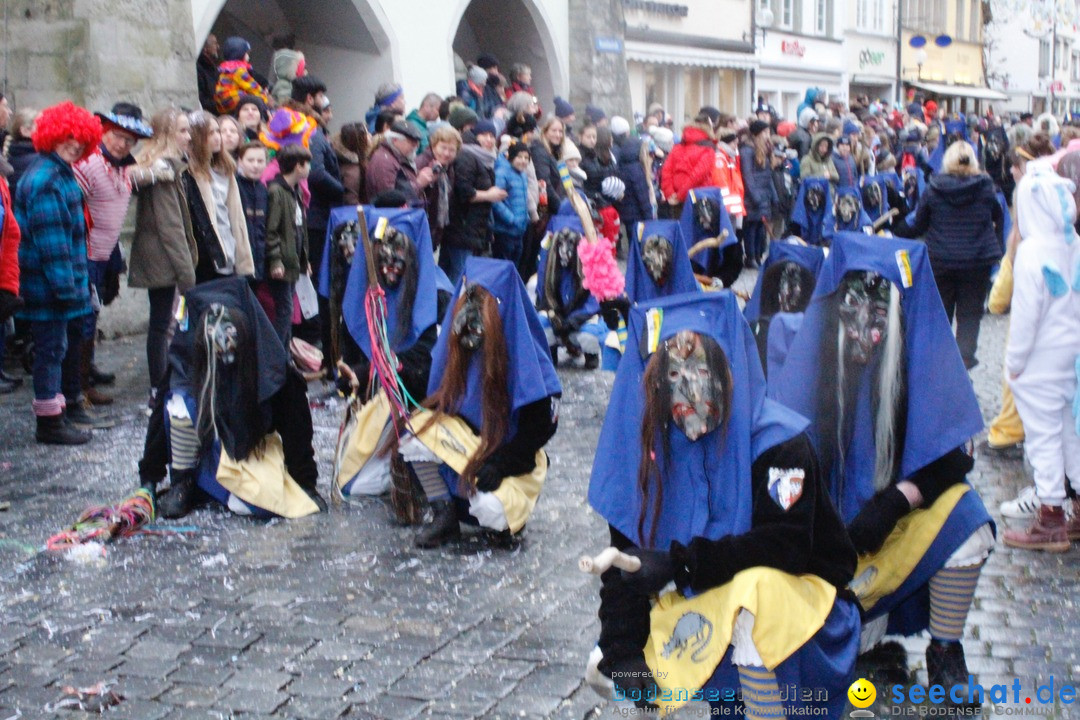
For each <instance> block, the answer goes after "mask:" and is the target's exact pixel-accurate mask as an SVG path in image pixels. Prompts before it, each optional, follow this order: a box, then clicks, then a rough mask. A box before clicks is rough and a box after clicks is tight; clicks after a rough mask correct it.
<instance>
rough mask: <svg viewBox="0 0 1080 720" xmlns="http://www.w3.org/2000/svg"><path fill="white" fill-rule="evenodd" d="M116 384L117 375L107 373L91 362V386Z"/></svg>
mask: <svg viewBox="0 0 1080 720" xmlns="http://www.w3.org/2000/svg"><path fill="white" fill-rule="evenodd" d="M114 382H116V373H111V372H105V371H104V370H102V369H101V368H99V367H98V366H97V365H95V364H94V362H93V361H92V360H91V361H90V384H91V385H112V384H113V383H114Z"/></svg>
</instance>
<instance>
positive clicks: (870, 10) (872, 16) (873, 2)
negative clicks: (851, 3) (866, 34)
mask: <svg viewBox="0 0 1080 720" xmlns="http://www.w3.org/2000/svg"><path fill="white" fill-rule="evenodd" d="M855 16H856V17H855V20H856V26H857V27H858V28H859V29H860V30H869V31H871V32H882V31H883V30H884V29H885V28H884V21H885V0H858V4H857V5H856V6H855Z"/></svg>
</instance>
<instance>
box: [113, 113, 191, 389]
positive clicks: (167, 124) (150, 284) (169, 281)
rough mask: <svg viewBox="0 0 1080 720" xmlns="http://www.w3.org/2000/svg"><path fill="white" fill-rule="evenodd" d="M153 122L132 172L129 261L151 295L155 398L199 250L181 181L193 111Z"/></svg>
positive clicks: (149, 357) (149, 346)
mask: <svg viewBox="0 0 1080 720" xmlns="http://www.w3.org/2000/svg"><path fill="white" fill-rule="evenodd" d="M150 126H151V127H152V128H153V129H154V136H153V137H152V138H151V139H149V140H147V141H146V142H145V143H143V146H142V147H141V148H140V149H139V152H138V153H137V154H136V155H135V167H134V168H132V171H131V180H132V185H133V186H134V190H135V234H134V236H133V237H132V240H131V257H130V259H129V260H128V286H129V287H135V288H146V291H147V294H148V295H149V299H150V325H149V328H148V330H147V333H146V364H147V367H148V368H149V371H150V388H151V390H150V398H151V400H153V398H154V388H156V387H157V385H158V383H159V382H160V381H161V379H162V378H163V377H164V375H165V367H166V364H167V362H168V346H169V326H170V324H171V321H172V308H173V300H174V298H175V296H176V292H177V290H179V291H180V292H181V293H183V292H187V291H188V290H189V289H190V288H191V287H192V286H193V285H194V284H195V262H196V260H197V259H198V250H197V249H196V247H195V239H194V237H193V236H192V234H191V218H190V217H189V215H188V207H187V200H186V198H185V197H184V189H183V182H182V180H181V178H182V176H183V174H184V172H185V171H186V170H187V164H186V163H185V162H184V156H185V155H186V154H187V151H188V146H189V145H190V142H191V128H190V125H189V123H188V116H187V114H186V113H184V112H183V111H181V110H178V109H176V108H166V109H164V110H159V111H158V112H157V113H155V114H154V116H153V118H151V120H150Z"/></svg>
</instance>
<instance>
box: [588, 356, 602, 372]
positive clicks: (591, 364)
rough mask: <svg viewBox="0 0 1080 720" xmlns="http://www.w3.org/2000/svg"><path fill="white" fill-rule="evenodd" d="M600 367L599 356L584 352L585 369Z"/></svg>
mask: <svg viewBox="0 0 1080 720" xmlns="http://www.w3.org/2000/svg"><path fill="white" fill-rule="evenodd" d="M598 367H600V356H599V355H596V354H593V353H585V369H586V370H595V369H596V368H598Z"/></svg>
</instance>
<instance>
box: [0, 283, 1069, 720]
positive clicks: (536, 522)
mask: <svg viewBox="0 0 1080 720" xmlns="http://www.w3.org/2000/svg"><path fill="white" fill-rule="evenodd" d="M748 275H749V273H748ZM748 280H749V278H744V279H743V282H742V283H740V285H742V284H744V283H746V282H747V281H748ZM1006 325H1007V318H999V317H988V318H986V319H985V320H984V323H983V334H982V337H981V339H980V351H979V358H980V361H981V364H980V365H979V367H978V368H976V369H975V370H974V371H973V373H972V376H973V378H974V381H975V386H976V390H977V392H978V395H979V400H980V403H981V406H982V408H983V413H984V416H985V418H986V419H987V420H989V419H990V418H991V417H992V416H993V415H994V414H995V413H996V410H997V403H998V400H999V397H1000V376H1001V359H1002V354H1003V343H1004V337H1005V331H1006ZM143 357H144V349H143V338H142V337H133V338H127V339H121V340H116V341H110V342H108V343H105V344H104V345H103V346H102V348H101V350H100V361H99V363H100V364H101V365H102V366H104V367H106V368H108V369H118V370H119V372H120V380H119V381H118V383H117V385H116V387H115V392H116V393H117V395H118V401H117V405H115V406H113V407H114V408H115V410H114V411H113V412H114V414H115V415H116V416H117V418H118V420H119V424H118V426H117V427H116V428H114V429H112V430H105V431H97V432H95V437H94V440H93V442H92V443H91V444H89V445H87V446H84V447H82V448H77V449H68V448H60V449H58V448H53V447H47V446H39V445H37V444H36V443H35V442H34V438H33V425H32V417H31V413H30V407H29V405H30V402H29V401H30V395H31V393H30V391H29V389H28V388H27V387H25V386H24V388H23V389H21V390H20V391H18V392H17V393H15V394H13V395H9V396H6V397H3V398H0V435H2V437H3V438H4V441H3V442H2V443H0V500H6V501H9V502H10V503H11V507H10V509H9V510H7V511H6V512H2V513H0V618H2V622H0V720H9V719H10V718H18V717H25V718H39V717H61V718H77V717H81V716H82V715H81V714H80V712H78V711H70V710H53V709H52V705H53V704H54V703H57V702H58V701H60V700H61V699H62V698H63V697H64V694H63V691H62V687H63V686H67V685H71V686H76V687H85V686H90V685H93V684H95V683H97V682H99V681H103V680H104V681H116V683H117V685H116V691H117V692H118V693H119V694H121V695H123V697H124V699H123V700H122V701H121V702H120V703H119V704H118V705H117V706H116V707H115V708H112V709H111V710H110V711H109V712H108V713H107V716H109V717H114V718H138V719H140V720H156V719H159V718H227V717H243V718H247V717H253V718H254V717H275V718H336V717H348V718H387V719H393V720H408V719H409V718H414V717H447V718H472V717H492V718H525V717H527V718H534V717H545V718H574V719H575V720H581V719H582V718H586V717H612V716H614V715H615V714H616V712H618V711H619V710H622V709H624V708H621V707H616V706H612V705H607V704H604V703H602V702H601V701H600V700H599V698H598V697H597V696H596V695H595V694H594V693H593V692H592V691H591V690H590V689H589V688H588V687H586V686H584V685H583V680H582V675H583V669H584V666H585V661H586V658H587V656H588V654H589V652H590V650H591V649H592V647H593V645H594V643H595V641H596V637H597V635H598V632H599V623H598V621H597V619H596V608H597V605H598V593H597V590H598V586H599V582H598V581H597V580H596V579H595V578H593V577H591V576H586V575H584V574H582V573H580V572H579V571H578V569H577V566H576V560H577V558H578V557H579V556H580V555H581V554H582V553H585V552H595V551H597V550H599V549H601V548H603V547H604V546H605V545H606V538H607V533H606V528H605V526H604V523H603V522H602V521H601V520H600V519H599V518H598V517H597V516H596V515H595V514H594V513H593V512H592V511H591V510H589V509H588V507H587V505H586V501H585V493H586V489H587V485H588V477H589V470H590V467H591V464H592V459H593V448H594V447H595V444H596V439H597V435H598V433H599V428H600V423H601V421H602V418H603V414H604V408H605V406H606V401H607V395H608V392H609V390H610V387H611V379H612V375H611V374H610V373H602V372H584V371H582V370H580V369H574V368H565V367H564V368H561V369H560V376H561V378H562V381H563V386H564V395H563V402H562V410H561V422H560V427H559V432H558V434H557V435H556V437H555V439H554V440H553V441H552V443H551V444H550V445H549V447H548V451H549V455H550V457H551V460H552V469H551V473H550V475H549V478H548V482H547V485H546V487H545V488H544V492H543V495H542V497H541V500H540V503H539V505H538V507H537V510H536V513H535V515H534V516H533V518H532V519H531V521H530V522H529V525H528V528H527V530H526V539H525V541H524V543H523V544H522V545H521V546H520V547H519V548H518V549H516V550H514V551H505V550H501V549H498V548H495V547H492V546H490V545H489V544H488V543H487V541H486V540H485V539H483V538H482V537H480V536H478V535H468V536H467V538H468V539H467V540H465V541H464V542H462V543H461V544H458V545H454V546H451V547H450V548H448V549H446V550H443V551H419V550H416V549H414V548H413V546H412V537H413V533H414V530H413V529H410V528H403V527H400V526H397V525H396V524H395V523H394V522H393V520H392V519H391V516H390V513H389V511H388V508H387V506H386V503H385V502H384V501H383V500H381V499H375V500H371V501H369V502H367V503H366V504H363V505H360V506H347V507H342V506H332V507H331V510H330V512H329V513H327V514H323V515H318V516H315V517H312V518H306V519H301V520H292V521H284V520H278V521H273V522H269V523H267V522H256V521H252V520H248V519H244V518H239V517H233V516H230V515H228V514H226V513H225V512H223V511H220V510H218V509H216V508H212V509H204V510H200V511H198V512H196V513H194V514H193V515H191V516H189V517H188V518H186V519H184V520H182V521H179V522H178V523H174V524H172V525H170V524H169V523H163V524H161V525H160V527H162V528H167V527H175V528H178V529H180V530H188V531H189V532H182V533H180V534H175V533H173V534H164V535H141V536H138V537H136V538H134V539H130V540H125V541H120V542H117V543H115V544H112V545H109V546H107V552H106V554H105V556H104V557H99V558H89V559H84V560H74V559H71V558H69V557H65V556H62V555H54V554H48V553H45V552H42V551H41V547H42V545H43V543H44V541H45V539H46V538H47V537H48V536H49V535H51V534H52V533H55V532H57V531H59V530H60V529H62V528H63V527H65V526H66V525H68V524H70V523H71V522H72V521H74V520H75V518H76V517H77V516H78V515H79V513H80V512H82V511H83V509H85V508H86V507H87V506H88V505H90V504H95V503H103V502H117V501H119V500H120V499H122V498H123V497H125V495H126V494H127V493H128V492H129V491H130V490H131V489H133V488H134V486H135V484H136V481H137V475H136V462H137V460H138V458H139V456H140V454H141V450H142V442H143V433H144V429H145V425H146V416H145V414H144V411H143V409H144V407H145V386H146V371H145V364H144V363H145V361H144V359H143ZM912 381H913V382H918V381H919V379H918V378H912ZM26 384H27V385H28V384H29V380H27V383H26ZM342 411H343V407H342V405H341V404H340V402H335V401H331V404H330V405H328V406H325V407H318V408H315V409H314V410H313V412H314V418H315V426H316V448H317V452H318V457H319V461H320V473H321V477H320V489H321V490H322V491H323V493H324V495H325V496H326V497H327V498H329V497H330V493H329V490H328V483H329V481H330V477H331V457H332V454H333V447H334V444H335V441H336V438H337V430H338V423H339V421H340V416H341V414H342ZM980 439H981V438H980ZM971 479H972V482H973V483H974V485H975V486H976V488H977V489H978V490H979V491H980V493H981V494H982V496H983V498H984V501H985V502H986V505H987V507H988V508H990V510H991V512H992V514H994V515H995V516H996V514H997V505H998V503H999V502H1000V501H1001V500H1003V499H1008V498H1010V497H1013V496H1014V495H1015V493H1016V491H1017V490H1018V489H1019V488H1021V487H1023V486H1024V485H1026V484H1028V482H1029V481H1028V480H1027V479H1026V477H1025V471H1024V468H1023V465H1022V463H1021V462H1020V461H1000V460H996V459H990V458H987V457H979V458H978V461H977V464H976V468H975V471H974V472H973V474H972V476H971ZM999 531H1000V526H999ZM1078 552H1080V551H1078V550H1077V549H1073V550H1072V551H1070V552H1069V553H1066V554H1062V555H1047V554H1035V553H1022V552H1015V551H1012V550H1009V549H1007V548H1005V547H1003V546H1002V545H1000V544H999V545H998V548H997V551H996V552H995V553H994V555H993V556H992V557H991V559H990V561H989V563H988V565H987V566H986V568H985V570H984V572H983V576H982V580H981V582H980V584H979V588H978V594H977V600H976V605H975V608H974V609H973V611H972V613H971V615H970V617H969V620H968V630H967V639H966V641H965V647H966V650H967V657H968V664H969V668H970V669H971V671H972V672H973V673H974V674H975V675H976V676H977V678H978V679H979V680H980V681H981V682H982V683H983V684H984V685H986V686H989V685H991V684H993V683H1012V681H1013V678H1014V677H1018V678H1019V679H1020V681H1021V683H1023V685H1024V687H1026V688H1030V689H1031V690H1032V691H1033V690H1034V687H1035V685H1036V684H1043V683H1049V682H1050V677H1051V676H1053V678H1054V682H1055V683H1056V685H1057V687H1058V688H1060V687H1061V686H1062V685H1063V684H1066V683H1067V684H1074V685H1075V684H1076V683H1078V682H1080V626H1078V624H1077V622H1076V608H1075V607H1074V602H1075V600H1074V598H1076V597H1078V590H1080V572H1078V570H1077V565H1078ZM903 643H904V647H905V648H906V649H907V650H908V654H909V660H910V664H911V667H912V668H914V669H917V670H918V671H919V672H920V680H921V681H922V682H925V673H924V672H922V670H921V669H922V667H923V666H924V664H925V660H924V658H923V651H924V648H925V645H926V640H925V638H910V639H905V640H904V641H903ZM881 694H883V693H882V692H881V691H880V690H879V695H881ZM703 709H704V708H698V707H693V708H688V709H686V710H684V711H683V712H681V713H679V715H678V717H693V716H696V714H697V713H698V711H701V710H703ZM1053 712H1054V716H1055V717H1062V718H1064V717H1077V716H1080V715H1078V714H1077V713H1076V711H1075V710H1070V708H1068V707H1056V708H1054V709H1053ZM1070 712H1071V713H1072V714H1071V715H1070Z"/></svg>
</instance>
